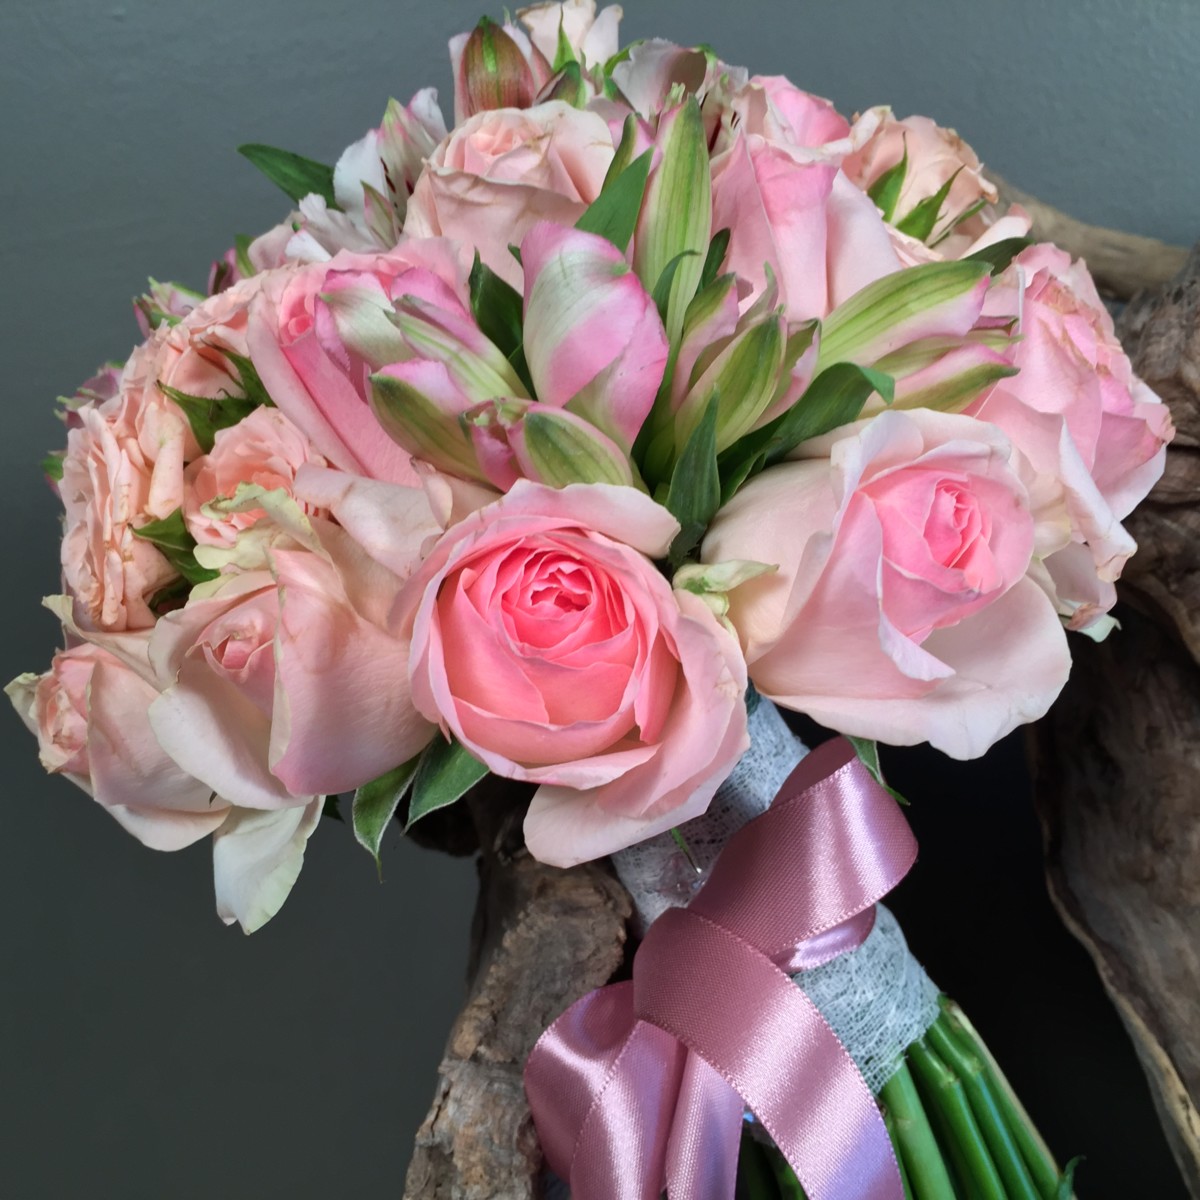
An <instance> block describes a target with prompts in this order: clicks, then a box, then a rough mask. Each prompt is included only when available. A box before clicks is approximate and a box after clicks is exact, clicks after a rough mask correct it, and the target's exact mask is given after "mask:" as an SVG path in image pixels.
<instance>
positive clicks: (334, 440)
mask: <svg viewBox="0 0 1200 1200" xmlns="http://www.w3.org/2000/svg"><path fill="white" fill-rule="evenodd" d="M469 271H470V258H469V256H467V255H465V254H464V253H463V252H462V251H460V249H459V248H458V247H456V246H454V245H452V244H450V243H448V242H445V241H442V240H440V239H427V240H421V239H415V238H408V237H405V238H404V239H403V240H402V241H401V243H400V244H399V245H398V246H397V247H396V248H395V249H393V250H391V251H389V252H388V253H386V254H350V253H348V252H342V253H340V254H337V255H336V256H335V257H334V258H332V259H330V260H329V261H328V262H322V263H313V264H312V265H310V266H307V267H303V268H301V269H299V270H293V271H277V272H272V273H271V274H270V275H268V276H267V277H266V278H265V280H264V283H263V289H262V293H261V295H260V297H259V299H258V301H257V302H256V304H255V306H254V311H253V313H252V315H251V320H250V326H249V333H248V342H249V347H250V355H251V358H252V359H253V361H254V365H255V367H256V368H257V370H258V373H259V375H260V376H261V378H262V381H263V385H264V386H265V387H266V389H267V392H268V393H269V394H270V396H271V399H272V400H273V401H274V402H275V404H276V405H277V406H278V407H279V409H280V411H281V412H282V413H283V414H284V415H285V416H286V417H287V418H288V419H289V420H290V421H291V422H292V423H293V424H294V425H295V426H296V427H297V428H298V429H299V430H300V431H301V433H303V434H304V436H305V437H306V438H307V439H308V440H309V442H311V444H312V446H313V448H314V449H315V451H316V452H317V453H318V454H320V455H321V456H322V457H324V458H325V459H326V460H327V461H328V462H329V463H331V464H332V465H334V466H336V467H338V468H340V469H342V470H345V471H351V472H354V473H356V474H359V475H367V476H370V477H372V478H376V479H388V480H392V481H394V482H397V483H402V484H413V483H415V482H416V476H415V475H414V474H413V471H412V467H411V466H410V465H409V459H410V455H409V452H408V451H406V450H404V449H402V448H401V447H400V446H398V445H397V444H396V443H395V442H393V441H392V440H391V439H390V438H388V437H387V436H386V435H384V433H383V431H382V430H381V428H380V426H379V422H378V421H377V420H376V419H375V416H374V414H373V413H372V412H371V409H370V406H369V403H368V384H367V369H366V368H365V366H364V364H363V362H362V360H361V358H360V357H359V356H357V355H352V354H351V353H350V352H349V351H348V350H347V349H346V347H345V346H344V345H343V344H342V342H341V339H340V337H339V336H338V331H337V329H336V326H335V323H334V321H333V319H332V317H331V316H330V314H329V312H328V310H327V308H326V306H325V302H324V300H323V299H322V297H323V296H324V295H326V294H329V293H332V292H334V291H338V290H339V289H341V288H343V287H353V288H355V289H356V290H358V291H360V292H364V293H365V294H366V295H367V296H368V297H369V298H372V297H377V299H376V300H375V303H374V306H373V307H374V309H375V310H377V312H376V315H377V317H378V321H379V322H382V325H383V328H384V331H385V333H387V334H389V335H390V336H393V337H398V336H399V335H398V334H396V331H395V329H394V327H392V326H391V325H390V324H388V322H387V319H386V317H385V316H384V314H383V309H384V308H385V307H390V297H392V296H393V295H395V296H400V295H405V294H415V295H417V296H419V297H422V298H425V297H427V296H429V295H430V294H431V289H433V290H434V291H436V293H437V294H439V295H443V294H444V295H448V296H449V297H450V298H451V302H452V303H453V305H454V306H455V307H456V308H457V309H458V310H461V311H463V312H466V311H467V306H468V304H469V296H468V291H467V276H468V273H469Z"/></svg>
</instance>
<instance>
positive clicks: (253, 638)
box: [150, 466, 436, 810]
mask: <svg viewBox="0 0 1200 1200" xmlns="http://www.w3.org/2000/svg"><path fill="white" fill-rule="evenodd" d="M305 470H309V471H316V472H317V473H318V475H321V474H328V475H335V476H336V475H337V474H338V473H336V472H322V471H321V469H319V468H315V467H311V466H309V467H307V468H305ZM408 501H409V507H410V508H411V510H412V513H413V516H412V519H411V520H410V530H409V534H410V537H409V542H408V543H407V545H408V546H409V547H410V549H409V551H408V557H409V558H410V560H411V561H413V562H415V561H416V558H417V556H418V554H419V550H420V546H421V544H422V542H423V541H424V540H425V538H426V537H428V536H430V535H431V534H432V533H433V532H434V531H435V529H436V526H435V525H434V523H433V521H432V518H431V517H430V516H429V509H428V504H427V502H426V501H425V498H424V493H422V492H421V491H420V490H418V489H410V490H409V494H408ZM312 526H313V529H314V534H315V536H314V537H313V538H312V539H310V543H311V544H310V545H309V546H303V545H299V544H296V543H295V542H289V541H288V540H287V539H280V540H277V541H276V542H274V543H273V544H272V545H271V547H270V550H269V562H270V569H269V570H249V571H245V572H243V573H241V574H237V575H232V576H225V577H224V578H223V579H222V581H221V582H220V583H219V584H214V585H212V586H209V587H206V588H203V589H197V590H194V591H193V592H192V595H191V597H190V598H189V600H188V603H187V604H186V605H185V606H184V607H183V608H181V609H179V610H177V611H175V612H172V613H168V614H167V615H166V616H164V617H163V618H162V619H161V620H160V621H159V622H158V624H157V625H156V627H155V629H154V631H153V635H152V638H151V643H150V657H151V662H152V664H153V666H154V668H155V671H156V672H157V675H158V677H159V678H160V679H161V680H162V681H163V682H164V690H163V694H162V695H161V696H160V697H159V698H158V699H157V700H156V701H155V703H154V705H153V706H152V707H151V711H150V721H151V725H152V727H153V729H154V732H155V734H156V736H157V737H158V739H159V742H160V743H161V744H162V746H163V748H164V749H165V750H166V751H167V753H169V754H170V755H171V757H172V758H174V759H175V761H176V762H178V763H179V764H180V766H181V767H183V768H184V769H185V770H187V771H188V772H190V773H191V774H193V775H195V776H196V777H197V778H199V779H202V780H204V782H205V783H207V784H208V785H209V786H210V787H211V788H212V789H213V791H215V792H217V793H218V794H219V795H221V796H223V797H224V798H225V799H227V800H228V801H229V802H230V803H232V804H235V805H238V806H240V807H243V808H253V809H268V810H270V809H282V808H291V807H296V806H300V805H307V804H308V803H309V802H310V801H311V800H312V798H313V796H318V795H326V794H331V793H337V792H343V791H349V790H351V789H353V788H356V787H358V786H359V785H360V784H363V783H366V782H368V781H369V780H371V779H374V778H375V777H376V776H378V775H380V774H382V773H383V772H384V771H387V770H390V769H391V768H392V767H395V766H396V765H398V764H399V763H401V762H405V761H406V760H407V759H409V758H411V757H412V756H413V755H414V754H415V753H417V751H419V750H420V749H421V748H422V747H423V746H424V745H425V744H426V742H428V740H429V738H430V736H431V735H432V733H433V728H432V726H430V725H428V724H427V723H426V722H425V720H424V719H423V718H422V717H421V716H420V715H419V714H418V713H417V712H416V711H415V709H414V708H413V705H412V701H411V699H410V695H409V686H408V678H407V668H408V641H407V638H403V637H399V636H397V635H396V634H394V633H393V632H392V631H391V629H390V626H389V619H388V618H389V612H390V609H391V605H392V603H393V601H394V599H395V597H396V595H397V593H398V592H399V590H400V587H401V586H402V584H403V582H404V581H403V578H402V577H400V576H398V575H396V574H394V573H393V572H390V571H388V570H386V569H385V568H383V567H382V566H380V565H379V564H378V563H376V562H374V561H373V560H372V559H370V558H369V557H367V555H366V554H364V553H363V552H362V551H361V550H359V549H358V547H357V546H356V545H355V543H354V542H352V541H351V540H350V538H349V537H348V536H347V535H346V533H345V532H344V531H343V530H341V529H339V528H337V527H336V526H334V525H332V524H330V523H329V522H328V521H322V520H321V519H319V518H313V519H312Z"/></svg>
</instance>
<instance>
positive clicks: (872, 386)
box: [721, 363, 895, 503]
mask: <svg viewBox="0 0 1200 1200" xmlns="http://www.w3.org/2000/svg"><path fill="white" fill-rule="evenodd" d="M872 392H878V393H879V394H880V396H882V397H883V400H884V402H885V403H887V404H891V403H892V400H893V397H894V394H895V381H894V380H893V379H892V377H891V376H890V375H885V374H884V373H883V372H882V371H875V370H872V369H871V368H870V367H860V366H858V365H857V364H856V363H834V364H833V366H832V367H827V368H826V369H825V370H824V371H822V372H821V373H820V374H819V375H818V376H817V377H816V378H815V379H814V380H813V381H812V383H810V384H809V386H808V390H807V391H806V392H805V393H804V395H803V396H801V397H800V399H799V400H798V401H797V402H796V403H795V404H794V405H792V407H791V408H789V409H788V410H787V412H785V413H782V414H781V415H780V416H778V417H776V418H775V420H773V421H771V422H770V423H769V424H767V425H764V426H763V427H762V428H761V429H756V430H754V431H753V432H752V433H749V434H747V435H746V436H745V437H744V438H742V439H741V440H740V441H737V442H734V444H733V445H732V446H730V447H729V449H728V450H726V451H725V452H724V453H723V454H722V455H721V496H722V503H726V502H728V501H729V499H730V498H731V497H732V496H733V494H734V492H736V491H737V489H738V488H739V487H741V486H742V484H743V483H745V482H746V480H747V479H749V478H750V476H751V475H756V474H757V473H758V472H759V471H761V470H762V469H763V468H764V467H766V466H770V465H772V464H774V463H777V462H779V461H780V460H781V459H782V458H783V457H784V456H785V455H787V454H788V453H790V452H791V451H792V450H794V449H795V448H796V447H797V446H798V445H800V443H801V442H806V441H808V440H809V438H814V437H820V436H821V435H822V434H824V433H828V432H829V431H830V430H832V429H838V428H840V427H841V426H843V425H849V424H850V422H851V421H855V420H857V419H858V415H859V413H861V412H862V409H863V405H864V404H866V402H867V399H868V398H869V397H870V395H871V393H872Z"/></svg>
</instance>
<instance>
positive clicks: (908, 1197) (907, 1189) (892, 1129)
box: [883, 1108, 916, 1200]
mask: <svg viewBox="0 0 1200 1200" xmlns="http://www.w3.org/2000/svg"><path fill="white" fill-rule="evenodd" d="M883 1125H884V1128H885V1129H886V1130H887V1134H888V1138H889V1139H890V1140H891V1143H892V1149H893V1150H894V1151H895V1153H896V1166H898V1167H899V1168H900V1183H901V1185H902V1186H903V1188H904V1200H916V1198H915V1197H914V1195H913V1190H912V1184H911V1183H909V1181H908V1169H907V1168H906V1167H905V1165H904V1155H903V1154H901V1153H900V1135H899V1134H898V1133H897V1132H896V1121H895V1118H894V1117H893V1116H892V1114H891V1112H889V1111H888V1109H887V1108H884V1110H883Z"/></svg>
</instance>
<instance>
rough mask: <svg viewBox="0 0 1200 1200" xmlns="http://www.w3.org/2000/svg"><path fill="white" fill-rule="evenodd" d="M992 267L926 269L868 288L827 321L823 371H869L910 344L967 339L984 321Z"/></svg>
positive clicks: (944, 264) (887, 278) (938, 266)
mask: <svg viewBox="0 0 1200 1200" xmlns="http://www.w3.org/2000/svg"><path fill="white" fill-rule="evenodd" d="M988 276H989V267H988V265H987V263H982V262H972V261H970V260H969V259H968V260H963V261H960V262H934V263H924V264H922V265H921V266H918V267H908V268H906V269H905V270H902V271H894V272H892V274H890V275H885V276H884V277H883V278H882V279H877V280H876V281H875V282H874V283H871V284H868V285H867V286H866V287H865V288H862V289H861V290H860V291H858V292H856V293H855V294H854V295H853V296H851V297H850V299H849V300H847V301H846V302H845V303H844V304H839V305H838V307H837V308H835V309H834V310H833V312H831V313H830V314H829V316H828V317H827V318H826V319H825V321H824V323H823V325H822V329H821V354H820V366H821V367H828V366H830V365H831V364H833V363H835V362H853V363H858V364H859V366H870V365H871V364H872V363H875V362H877V361H878V360H879V359H881V358H883V357H884V356H885V355H888V354H891V353H893V352H894V351H896V350H899V349H900V347H902V346H906V345H908V344H909V343H910V342H916V341H920V340H921V339H924V338H930V337H959V338H961V337H965V336H966V334H967V333H969V332H970V330H971V329H972V328H973V327H974V325H975V323H976V321H978V320H979V314H980V313H981V311H982V310H983V300H984V296H985V295H986V294H987V290H988V284H989V278H988Z"/></svg>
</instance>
